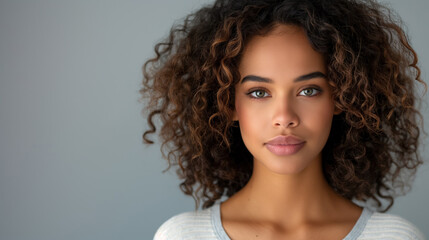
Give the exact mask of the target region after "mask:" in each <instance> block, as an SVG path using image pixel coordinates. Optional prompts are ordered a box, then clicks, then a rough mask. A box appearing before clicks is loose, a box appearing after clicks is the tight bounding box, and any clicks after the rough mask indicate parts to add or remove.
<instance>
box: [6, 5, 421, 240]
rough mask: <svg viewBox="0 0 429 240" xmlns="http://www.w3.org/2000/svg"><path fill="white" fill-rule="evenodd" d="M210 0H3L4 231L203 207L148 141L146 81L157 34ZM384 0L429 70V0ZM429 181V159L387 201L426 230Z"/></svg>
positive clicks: (152, 217)
mask: <svg viewBox="0 0 429 240" xmlns="http://www.w3.org/2000/svg"><path fill="white" fill-rule="evenodd" d="M211 2H212V1H211V0H186V1H177V0H163V1H158V0H150V1H147V0H146V1H145V0H140V1H137V0H121V1H119V0H117V1H112V0H108V1H107V0H106V1H100V0H98V1H96V0H76V1H64V0H9V1H5V0H2V1H0V239H2V240H3V239H4V240H54V239H64V240H72V239H73V240H74V239H81V240H84V239H88V240H89V239H103V240H110V239H112V240H113V239H136V240H137V239H152V237H153V235H154V233H155V231H156V229H157V228H158V227H159V226H160V224H161V223H163V222H164V221H165V220H167V219H168V218H169V217H171V216H173V215H175V214H178V213H180V212H183V211H191V210H193V208H194V201H193V199H192V198H191V197H188V196H185V195H183V194H182V193H181V191H180V190H179V187H178V184H179V180H178V178H177V177H176V175H175V173H174V171H170V172H167V173H165V174H162V170H163V169H165V168H166V166H167V162H166V161H165V160H164V159H162V157H161V153H160V151H159V146H160V145H159V142H157V144H155V145H152V146H149V147H147V146H144V145H143V143H142V138H141V135H142V133H143V131H144V130H145V129H147V125H146V120H145V119H144V118H143V116H142V115H141V109H142V108H143V105H142V104H141V103H139V102H138V99H139V97H140V95H139V93H138V90H139V88H140V86H141V85H140V82H141V79H142V73H141V66H142V64H143V63H144V61H145V60H147V59H148V58H150V57H152V56H153V55H154V52H153V47H154V45H155V43H156V42H157V41H159V40H161V39H162V38H164V37H165V36H167V34H168V32H169V30H170V27H171V26H172V24H173V23H174V22H175V21H176V20H180V19H183V17H185V15H187V14H188V13H190V12H191V11H194V10H196V9H198V8H200V7H201V6H202V5H204V4H207V3H211ZM384 2H385V3H387V4H390V5H391V7H392V8H394V9H395V10H396V11H397V12H398V13H399V15H400V16H402V18H403V20H404V22H405V24H406V26H407V27H408V34H409V36H410V38H411V42H412V45H413V46H414V47H415V49H416V50H417V52H418V54H419V58H420V66H421V68H422V69H423V72H422V78H423V79H424V80H425V81H427V80H428V77H429V75H428V71H429V47H428V45H427V43H428V42H429V28H428V23H429V17H428V14H427V10H428V9H429V1H428V0H411V1H403V0H390V1H387V0H385V1H384ZM176 23H180V21H179V22H176ZM428 95H429V94H428ZM427 99H428V96H426V97H425V100H424V101H425V102H427ZM423 106H424V109H423V114H424V118H425V122H426V123H425V124H426V131H429V128H428V127H427V126H428V125H429V121H428V120H429V114H428V113H429V112H428V109H427V106H426V105H423ZM152 138H153V139H155V140H157V137H155V136H153V137H152ZM425 143H427V140H426V142H425ZM422 150H423V149H422ZM428 153H429V152H428V150H427V149H426V150H425V151H423V156H427V155H428ZM428 182H429V167H428V163H426V165H424V166H423V167H422V168H421V169H420V171H419V172H418V175H417V178H416V180H415V183H414V185H413V189H412V191H411V192H410V193H409V194H408V195H406V196H404V197H400V198H398V199H397V200H396V202H395V205H394V207H393V209H391V211H389V213H394V214H399V215H401V216H403V217H404V218H406V219H408V220H410V221H412V222H413V223H414V224H416V225H417V226H418V227H419V228H420V229H421V230H422V231H423V233H424V234H425V235H426V236H429V224H428V222H429V221H428V220H429V218H428V216H429V208H428V207H427V204H428V203H429V191H428V190H429V188H428V185H427V183H428Z"/></svg>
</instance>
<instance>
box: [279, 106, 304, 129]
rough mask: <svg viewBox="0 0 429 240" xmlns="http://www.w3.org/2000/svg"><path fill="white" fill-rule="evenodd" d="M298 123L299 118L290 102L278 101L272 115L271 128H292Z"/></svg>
mask: <svg viewBox="0 0 429 240" xmlns="http://www.w3.org/2000/svg"><path fill="white" fill-rule="evenodd" d="M299 123H300V120H299V116H298V114H297V112H296V111H295V110H294V106H293V103H292V101H290V100H281V101H278V102H277V104H276V106H275V109H274V114H273V126H274V127H284V128H294V127H297V126H298V125H299Z"/></svg>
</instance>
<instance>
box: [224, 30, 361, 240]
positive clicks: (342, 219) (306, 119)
mask: <svg viewBox="0 0 429 240" xmlns="http://www.w3.org/2000/svg"><path fill="white" fill-rule="evenodd" d="M239 71H240V75H241V78H242V80H241V82H239V83H238V84H237V85H236V87H235V91H236V94H235V95H236V97H235V111H234V120H238V122H239V125H240V131H241V135H242V138H243V142H244V144H245V145H246V147H247V148H248V150H249V152H250V153H251V154H252V155H253V157H254V161H253V164H254V170H253V174H252V177H251V179H250V181H249V182H248V184H246V185H245V186H244V187H243V189H241V190H240V191H239V192H237V193H236V194H235V195H233V196H232V197H230V198H229V199H228V200H226V201H224V202H223V203H221V219H222V225H223V227H224V229H225V231H226V233H227V234H228V235H229V236H230V238H231V239H234V240H235V239H294V240H297V239H330V240H332V239H342V238H344V237H345V236H346V235H347V234H348V233H349V232H350V231H351V230H352V228H353V226H354V225H355V224H356V222H357V220H358V219H359V217H360V215H361V213H362V208H361V207H359V206H357V205H355V204H354V203H353V202H351V201H350V200H348V199H345V198H343V197H341V196H340V195H338V194H337V193H336V192H335V191H334V190H333V189H332V188H331V187H330V186H329V185H328V183H327V181H326V179H325V178H324V176H323V172H322V155H321V151H322V149H323V147H324V146H325V144H326V141H327V139H328V136H329V132H330V129H331V125H332V118H333V116H334V115H335V114H339V113H340V111H338V110H336V109H335V105H334V101H333V98H332V95H331V89H330V86H329V84H328V79H326V77H324V75H326V64H325V62H324V60H323V56H322V55H321V54H319V53H318V52H316V51H315V50H314V49H313V48H312V47H311V45H310V43H309V41H308V39H307V37H306V35H305V32H304V31H303V30H302V29H301V28H299V27H296V26H292V25H278V26H277V27H276V28H275V29H273V31H271V32H270V33H269V34H268V35H266V36H255V37H253V38H252V39H251V40H250V41H249V43H248V44H247V46H246V47H245V49H244V52H243V56H242V59H241V62H240V65H239ZM246 77H247V78H246ZM244 78H246V81H243V79H244ZM279 135H284V136H288V135H293V136H295V137H298V138H300V139H302V140H304V141H305V144H304V146H303V147H302V148H301V149H300V150H299V151H298V152H296V153H294V154H292V155H286V156H279V155H276V154H274V153H272V152H270V151H269V150H268V149H267V148H266V143H267V142H268V141H269V140H271V139H273V138H274V137H277V136H279Z"/></svg>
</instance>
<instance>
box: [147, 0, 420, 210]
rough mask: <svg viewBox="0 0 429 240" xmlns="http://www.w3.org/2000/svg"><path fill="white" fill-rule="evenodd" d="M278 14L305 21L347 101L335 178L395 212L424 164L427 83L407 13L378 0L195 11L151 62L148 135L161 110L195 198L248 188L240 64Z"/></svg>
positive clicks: (333, 153)
mask: <svg viewBox="0 0 429 240" xmlns="http://www.w3.org/2000/svg"><path fill="white" fill-rule="evenodd" d="M278 24H292V25H296V26H299V27H301V28H303V29H304V31H305V33H306V34H307V37H308V40H309V42H310V43H311V45H312V47H313V48H314V49H315V50H316V51H317V52H319V53H321V54H322V55H323V56H324V58H325V61H326V65H327V79H328V81H329V84H330V86H331V87H332V91H333V93H332V94H333V96H334V100H335V105H336V107H337V108H338V109H340V110H342V113H341V114H340V115H335V116H334V120H333V123H332V129H331V133H330V136H329V139H328V141H327V143H326V145H325V147H324V149H323V152H322V159H323V172H324V176H325V177H326V179H327V181H328V183H329V184H330V186H331V187H332V188H333V189H334V190H335V191H336V192H338V193H339V194H340V195H342V196H344V197H345V198H347V199H350V200H356V201H362V202H370V201H372V202H373V204H374V205H375V206H376V207H377V208H378V210H381V211H387V210H388V209H389V208H390V207H391V206H392V205H393V202H394V197H395V196H396V195H397V194H398V193H399V190H401V192H404V191H405V190H404V189H406V188H409V184H410V180H412V178H413V176H414V175H415V172H416V169H417V168H418V166H419V165H420V164H422V163H423V162H422V160H421V156H420V155H419V153H418V147H419V145H420V139H419V135H420V131H421V129H423V126H420V124H419V123H421V125H423V121H422V115H421V113H420V112H419V111H418V107H417V100H419V98H417V95H418V94H417V91H416V90H417V88H416V86H415V84H421V85H423V86H424V89H425V92H426V90H427V86H426V84H425V83H424V82H423V81H422V80H421V79H420V69H419V67H418V66H417V61H418V58H417V55H416V53H415V51H414V50H413V48H412V47H411V46H410V44H409V41H408V39H407V35H406V34H405V32H404V30H403V29H402V27H401V25H402V24H401V22H400V20H399V18H398V17H396V16H395V15H394V14H392V12H391V11H390V10H389V9H388V8H386V7H384V6H382V5H380V4H378V3H377V2H375V1H373V0H240V1H236V0H217V1H216V2H215V3H214V4H213V5H210V6H206V7H203V8H201V9H200V10H198V11H196V12H195V13H193V14H190V15H188V16H187V17H186V19H185V20H184V22H183V24H181V25H175V26H174V27H173V28H172V29H171V32H170V34H169V36H168V37H167V38H166V39H165V40H164V41H162V42H160V43H158V44H156V46H155V53H156V56H155V57H154V58H152V59H149V60H148V61H147V62H146V63H145V64H144V66H143V75H144V79H143V86H142V88H141V89H140V93H141V94H142V100H144V99H148V100H149V101H148V102H147V107H146V108H144V110H143V112H144V114H147V121H148V124H149V127H150V129H149V130H146V131H145V132H144V134H143V139H144V142H145V143H147V144H152V143H153V141H152V140H150V139H149V138H148V135H150V134H154V133H156V132H157V128H156V124H155V121H156V117H159V120H160V124H161V129H160V131H159V135H160V137H161V139H162V145H161V152H162V153H163V156H164V157H165V158H166V159H167V160H168V168H167V169H166V170H168V169H169V168H170V167H171V166H173V165H174V166H178V168H177V174H178V176H179V178H180V179H182V180H183V181H182V182H181V184H180V188H181V190H182V191H183V192H184V193H185V194H187V195H191V196H192V197H193V198H194V199H195V201H196V208H198V207H199V204H200V201H201V200H203V209H204V208H208V207H210V206H212V205H213V204H214V203H215V202H216V201H217V200H219V199H220V198H221V197H222V196H227V197H230V196H232V195H233V194H235V193H236V192H237V191H239V190H240V189H241V188H243V187H244V185H245V184H246V183H247V182H248V180H249V179H250V176H251V174H252V170H253V157H252V155H251V154H250V153H249V152H248V150H247V149H246V147H245V145H244V143H243V141H242V138H241V135H240V130H239V128H238V127H237V126H235V125H234V122H233V121H232V113H233V109H234V99H235V93H234V86H235V84H237V83H238V81H239V80H240V74H239V72H238V64H239V62H240V57H241V55H242V53H243V49H244V47H245V46H246V43H247V42H248V41H249V40H250V39H251V38H252V37H253V36H256V35H264V34H267V33H269V32H270V30H272V29H273V28H274V27H275V26H276V25H278ZM166 170H165V171H166Z"/></svg>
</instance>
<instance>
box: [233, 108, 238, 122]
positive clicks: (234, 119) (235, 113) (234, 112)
mask: <svg viewBox="0 0 429 240" xmlns="http://www.w3.org/2000/svg"><path fill="white" fill-rule="evenodd" d="M232 121H238V115H237V111H236V110H235V109H234V110H232Z"/></svg>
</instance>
